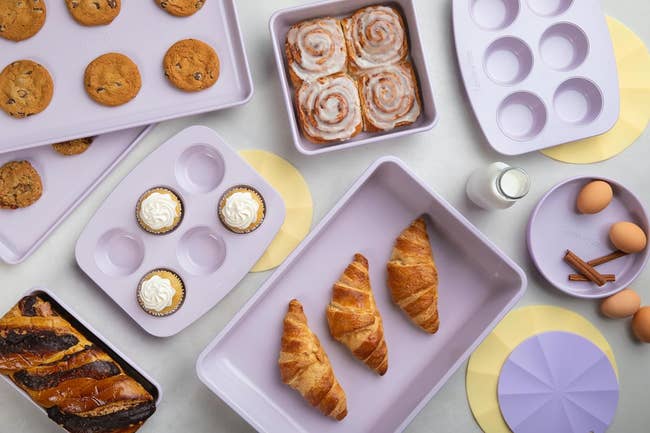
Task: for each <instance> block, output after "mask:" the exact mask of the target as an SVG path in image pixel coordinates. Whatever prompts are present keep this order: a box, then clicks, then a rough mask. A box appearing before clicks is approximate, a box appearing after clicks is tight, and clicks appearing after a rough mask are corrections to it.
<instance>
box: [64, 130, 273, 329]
mask: <svg viewBox="0 0 650 433" xmlns="http://www.w3.org/2000/svg"><path fill="white" fill-rule="evenodd" d="M237 185H249V186H251V187H253V188H255V189H256V190H257V191H258V192H259V193H260V194H261V195H262V197H263V198H264V203H265V205H266V216H265V218H264V222H263V223H262V225H260V227H259V228H258V229H256V230H255V231H253V232H252V233H249V234H244V235H242V234H237V233H233V232H231V231H229V230H227V229H226V228H225V227H224V226H223V224H221V221H220V220H219V217H218V216H217V212H218V204H219V200H220V198H221V196H222V195H223V193H224V192H225V191H226V190H228V189H229V188H231V187H233V186H237ZM158 186H162V187H166V188H169V189H171V190H172V191H174V192H176V193H177V194H178V196H179V197H180V199H181V201H182V202H183V210H184V212H183V220H182V222H181V223H180V225H179V226H178V227H177V228H176V229H175V230H174V231H172V232H170V233H168V234H165V235H153V234H150V233H147V232H145V231H144V230H143V229H142V228H140V226H139V225H138V222H137V221H136V217H135V208H136V204H137V202H138V199H139V198H140V196H141V195H142V194H143V193H144V192H146V191H147V190H149V189H151V188H154V187H158ZM284 217H285V207H284V202H283V201H282V198H281V197H280V195H279V194H278V193H277V192H276V191H275V190H274V189H273V188H272V187H271V186H270V185H269V184H268V183H267V182H266V181H265V180H264V179H262V177H261V176H260V175H259V174H257V172H256V171H255V170H254V169H253V168H252V167H251V166H249V165H248V164H247V163H246V162H245V161H244V160H243V159H242V158H241V157H240V156H239V155H238V154H237V152H236V151H235V150H233V149H232V148H231V147H230V146H228V145H227V144H226V143H225V142H224V141H223V140H222V139H221V138H220V137H219V136H218V135H217V133H216V132H214V131H213V130H212V129H210V128H207V127H205V126H192V127H190V128H187V129H185V130H183V131H181V132H180V133H178V134H177V135H175V136H174V137H172V138H170V139H169V140H168V141H166V142H165V143H163V144H162V145H161V146H160V147H159V148H158V149H156V150H155V151H154V152H153V153H151V154H150V155H149V156H148V157H147V158H146V159H145V160H144V161H142V162H141V163H140V164H139V165H138V166H137V167H136V168H135V169H134V170H133V171H132V172H131V173H130V174H129V175H128V176H127V177H125V178H124V180H123V181H122V182H121V183H120V184H119V185H118V186H117V187H116V188H115V190H114V191H113V192H112V193H111V194H110V195H109V196H108V198H107V199H106V201H105V202H104V203H103V204H102V205H101V207H100V208H99V209H98V210H97V212H96V213H95V215H94V216H93V217H92V219H91V220H90V222H89V223H88V225H87V226H86V228H85V229H84V231H83V232H82V234H81V236H80V237H79V240H78V241H77V247H76V251H75V254H76V257H77V263H78V264H79V266H80V267H81V269H82V270H83V271H84V272H85V273H86V274H87V275H88V276H89V277H90V278H91V279H93V280H94V281H95V283H97V285H98V286H99V287H100V288H101V289H102V290H103V291H104V292H106V294H107V295H108V296H109V297H111V298H112V299H113V300H114V301H115V302H116V303H117V304H118V305H119V306H120V307H122V309H123V310H124V311H125V312H126V313H127V314H128V315H129V316H131V318H132V319H133V320H135V322H136V323H138V325H140V326H141V327H142V328H143V329H144V330H145V331H147V332H148V333H150V334H152V335H155V336H157V337H169V336H171V335H174V334H176V333H178V332H180V331H181V330H183V329H184V328H186V327H187V326H189V325H190V324H191V323H193V322H194V321H196V320H198V319H199V318H200V317H201V316H202V315H203V314H205V313H206V312H207V311H208V310H210V309H211V308H212V307H213V306H214V305H215V304H216V303H217V302H219V301H220V300H221V298H223V297H224V296H225V295H226V294H227V293H228V292H230V290H232V289H233V288H234V287H235V285H236V284H237V283H238V282H239V281H240V280H241V279H242V278H243V277H244V275H246V273H247V272H248V271H249V270H250V269H251V268H252V267H253V265H254V264H255V262H256V261H257V260H258V259H259V258H260V257H261V256H262V254H263V253H264V251H265V250H266V248H267V247H268V245H269V244H270V243H271V241H272V240H273V238H274V237H275V235H276V234H277V232H278V231H279V230H280V226H281V225H282V223H283V222H284ZM159 268H167V269H170V270H172V271H174V272H175V273H177V274H178V275H179V276H180V277H181V279H182V280H183V282H184V283H185V294H186V296H185V301H184V302H183V305H182V306H181V307H180V309H179V310H178V311H176V312H175V313H173V314H171V315H169V316H166V317H154V316H151V315H149V314H147V313H146V312H145V311H144V310H143V309H142V308H141V307H140V306H139V305H138V302H137V299H136V290H137V287H138V284H139V282H140V280H141V279H142V277H144V276H145V275H146V274H147V273H148V272H150V271H152V270H155V269H159Z"/></svg>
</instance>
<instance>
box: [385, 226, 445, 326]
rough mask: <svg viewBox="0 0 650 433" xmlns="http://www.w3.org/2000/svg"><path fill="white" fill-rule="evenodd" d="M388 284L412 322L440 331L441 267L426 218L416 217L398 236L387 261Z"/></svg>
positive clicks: (393, 295) (397, 302)
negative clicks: (434, 259) (436, 260)
mask: <svg viewBox="0 0 650 433" xmlns="http://www.w3.org/2000/svg"><path fill="white" fill-rule="evenodd" d="M388 287H390V290H391V295H392V298H393V302H395V303H396V304H397V305H398V306H399V307H400V308H401V309H402V310H404V312H405V313H406V314H407V315H408V316H409V317H410V318H411V320H412V321H413V323H415V324H416V325H418V326H419V327H420V328H422V329H423V330H425V331H426V332H429V333H431V334H434V333H436V331H438V327H439V326H440V321H439V318H438V270H437V269H436V264H435V263H434V261H433V253H432V252H431V244H430V243H429V235H428V234H427V226H426V223H425V221H424V218H418V219H416V220H415V221H413V223H412V224H411V225H410V226H409V227H407V228H406V229H405V230H404V231H403V232H402V233H401V234H400V235H399V237H398V238H397V241H396V242H395V247H394V248H393V254H392V255H391V258H390V261H389V262H388Z"/></svg>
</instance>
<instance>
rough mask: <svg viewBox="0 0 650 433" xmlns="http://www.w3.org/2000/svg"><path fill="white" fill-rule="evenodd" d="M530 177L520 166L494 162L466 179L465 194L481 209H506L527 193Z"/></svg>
mask: <svg viewBox="0 0 650 433" xmlns="http://www.w3.org/2000/svg"><path fill="white" fill-rule="evenodd" d="M529 190H530V178H529V177H528V174H526V172H525V171H524V170H522V169H521V168H516V167H511V166H509V165H508V164H506V163H503V162H495V163H492V164H490V165H488V166H487V167H482V168H479V169H478V170H476V171H475V172H474V173H472V175H471V176H470V177H469V179H468V180H467V196H468V197H469V199H470V200H471V201H472V202H474V204H476V205H477V206H479V207H482V208H483V209H488V210H489V209H507V208H509V207H510V206H512V205H513V204H515V203H516V202H517V200H519V199H521V198H523V197H525V196H526V194H528V191H529Z"/></svg>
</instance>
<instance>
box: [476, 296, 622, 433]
mask: <svg viewBox="0 0 650 433" xmlns="http://www.w3.org/2000/svg"><path fill="white" fill-rule="evenodd" d="M549 331H566V332H572V333H574V334H577V335H580V336H582V337H584V338H586V339H588V340H589V341H591V342H592V343H594V344H595V345H596V346H598V347H599V348H600V349H601V350H602V351H603V352H604V353H605V355H607V357H608V358H609V360H610V362H611V363H612V366H613V367H614V371H616V375H617V376H618V368H617V366H616V359H615V358H614V352H612V348H611V347H610V346H609V343H608V342H607V340H606V339H605V337H604V336H603V335H602V334H601V333H600V331H599V330H598V329H597V328H596V327H595V326H594V325H592V324H591V322H589V321H588V320H587V319H585V318H584V317H582V316H581V315H579V314H577V313H574V312H573V311H569V310H567V309H564V308H560V307H553V306H550V305H536V306H529V307H523V308H519V309H517V310H514V311H511V312H510V313H508V315H507V316H506V317H505V318H504V319H503V320H502V321H501V322H500V323H499V324H498V325H497V326H496V328H494V331H492V332H491V333H490V334H489V335H488V336H487V337H486V338H485V340H484V341H483V343H481V345H480V346H479V347H478V348H477V349H476V350H475V351H474V353H473V354H472V356H471V357H470V358H469V363H468V364H467V376H466V382H465V386H466V390H467V400H468V402H469V406H470V409H471V410H472V414H473V415H474V418H475V419H476V422H478V424H479V426H480V427H481V428H482V429H483V431H484V432H485V433H510V429H509V428H508V425H507V424H506V422H505V421H504V420H503V416H502V415H501V410H500V409H499V401H498V396H497V386H498V382H499V374H500V372H501V367H502V366H503V364H504V363H505V361H506V359H507V358H508V356H509V355H510V353H511V352H512V351H513V350H514V349H515V348H516V347H517V346H518V345H519V344H521V343H523V342H524V341H525V340H526V339H528V338H529V337H532V336H533V335H537V334H540V333H543V332H549Z"/></svg>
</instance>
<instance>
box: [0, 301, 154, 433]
mask: <svg viewBox="0 0 650 433" xmlns="http://www.w3.org/2000/svg"><path fill="white" fill-rule="evenodd" d="M0 372H2V373H3V374H5V375H7V376H9V378H10V379H11V380H12V381H13V382H14V383H15V384H16V385H17V386H19V387H20V388H22V389H23V390H24V391H25V392H26V393H27V394H28V395H29V396H30V397H31V398H32V400H33V401H34V402H35V403H37V404H39V405H40V406H42V407H43V408H44V409H45V410H46V411H47V414H48V416H49V417H50V418H51V419H52V420H53V421H54V422H56V423H57V424H59V425H61V426H62V427H64V428H65V429H66V430H68V431H69V432H71V433H133V432H135V431H136V430H138V428H140V426H141V425H142V424H143V423H144V421H145V420H146V419H147V418H149V417H150V416H151V415H152V414H153V413H154V411H155V410H156V405H155V402H154V399H153V397H152V395H151V394H150V393H149V392H148V391H147V390H145V389H144V387H143V386H142V385H141V384H140V383H138V382H137V381H136V380H135V379H133V378H132V377H130V376H129V375H127V374H126V373H125V372H124V370H123V369H122V367H121V366H120V365H119V364H118V363H117V362H115V361H114V360H113V359H112V358H111V356H110V355H108V354H107V353H106V352H105V351H104V350H102V349H101V348H99V347H96V346H94V345H93V344H92V343H91V342H90V341H89V340H88V339H86V337H84V336H83V335H82V334H81V333H80V332H79V331H78V330H76V329H75V328H74V327H73V326H72V325H71V324H70V323H69V322H68V321H67V320H66V319H65V318H63V317H61V316H60V315H59V314H57V313H56V312H55V311H54V310H53V309H52V306H51V305H50V303H49V302H47V301H45V300H43V299H42V298H41V297H39V296H26V297H24V298H23V299H22V300H21V301H20V302H18V304H17V305H16V306H14V308H12V309H11V310H10V311H9V312H8V313H7V314H6V315H5V316H4V317H2V319H0Z"/></svg>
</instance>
